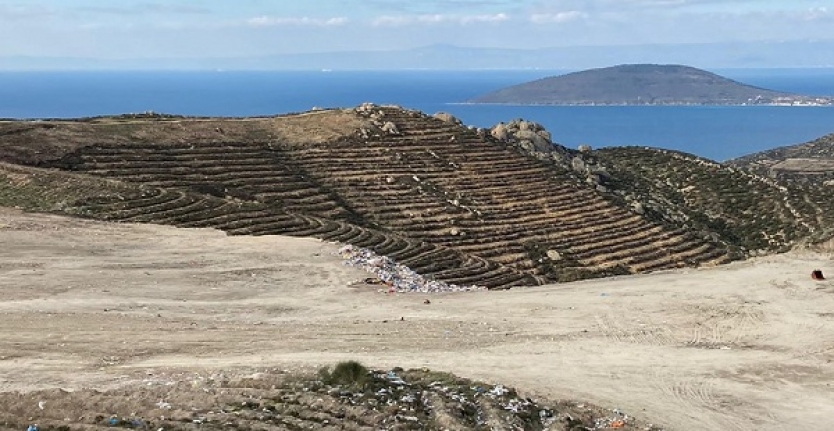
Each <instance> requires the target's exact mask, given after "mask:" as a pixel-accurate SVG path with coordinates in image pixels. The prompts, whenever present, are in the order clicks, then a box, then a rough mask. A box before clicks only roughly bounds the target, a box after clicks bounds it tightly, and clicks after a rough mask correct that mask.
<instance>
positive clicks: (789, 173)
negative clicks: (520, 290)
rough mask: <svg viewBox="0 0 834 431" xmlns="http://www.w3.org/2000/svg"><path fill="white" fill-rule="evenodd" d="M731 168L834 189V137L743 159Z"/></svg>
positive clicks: (733, 163)
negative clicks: (830, 186) (742, 168)
mask: <svg viewBox="0 0 834 431" xmlns="http://www.w3.org/2000/svg"><path fill="white" fill-rule="evenodd" d="M727 163H728V164H731V165H734V166H739V167H744V168H747V169H750V170H752V171H754V172H756V173H758V174H760V175H763V176H768V177H771V178H780V179H784V180H787V181H790V182H810V183H814V184H818V185H820V184H825V183H829V184H830V185H834V134H831V135H827V136H823V137H821V138H819V139H815V140H813V141H811V142H806V143H804V144H799V145H791V146H786V147H780V148H775V149H772V150H768V151H762V152H760V153H755V154H750V155H747V156H744V157H739V158H737V159H734V160H730V161H728V162H727Z"/></svg>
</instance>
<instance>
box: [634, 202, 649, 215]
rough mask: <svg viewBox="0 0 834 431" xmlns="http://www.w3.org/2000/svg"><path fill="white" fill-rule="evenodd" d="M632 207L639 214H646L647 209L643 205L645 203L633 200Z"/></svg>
mask: <svg viewBox="0 0 834 431" xmlns="http://www.w3.org/2000/svg"><path fill="white" fill-rule="evenodd" d="M631 209H632V210H633V211H634V212H635V213H637V214H640V215H643V214H646V209H645V208H644V207H643V204H641V203H640V202H632V203H631Z"/></svg>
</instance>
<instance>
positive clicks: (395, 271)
mask: <svg viewBox="0 0 834 431" xmlns="http://www.w3.org/2000/svg"><path fill="white" fill-rule="evenodd" d="M337 254H338V255H339V256H341V257H342V259H344V260H345V265H348V266H353V267H356V268H361V269H364V270H365V271H368V272H370V273H371V274H373V275H375V276H376V278H377V279H379V282H380V284H382V285H384V286H385V288H384V289H380V292H387V293H443V292H473V291H478V290H487V289H486V287H483V286H458V285H456V284H449V283H444V282H442V281H437V280H432V279H428V278H426V277H423V276H422V275H420V274H417V273H416V272H414V271H412V270H411V269H410V268H408V267H407V266H405V265H400V264H398V263H396V262H394V261H393V260H391V259H389V258H387V257H385V256H379V255H378V254H376V253H374V252H373V251H371V250H368V249H365V248H360V247H356V246H353V245H346V246H344V247H342V248H340V249H339V250H338V251H337ZM373 281H374V280H366V282H369V283H371V282H373Z"/></svg>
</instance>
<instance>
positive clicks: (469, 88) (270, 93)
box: [0, 69, 834, 160]
mask: <svg viewBox="0 0 834 431" xmlns="http://www.w3.org/2000/svg"><path fill="white" fill-rule="evenodd" d="M565 72H566V71H558V70H557V71H543V70H529V71H456V72H449V71H389V72H342V71H333V72H325V71H312V72H219V71H218V72H4V73H0V118H72V117H87V116H98V115H109V114H122V113H135V112H145V111H154V112H160V113H171V114H184V115H199V116H231V117H241V116H252V115H275V114H286V113H292V112H302V111H307V110H310V109H311V108H313V107H350V106H356V105H359V104H361V103H363V102H374V103H378V104H396V105H401V106H404V107H407V108H413V109H419V110H422V111H425V112H427V113H429V114H431V113H435V112H438V111H446V112H450V113H452V114H454V115H456V116H458V117H459V118H460V119H462V120H463V121H464V122H465V123H467V124H470V125H475V126H478V127H490V126H492V125H494V124H496V123H498V122H500V121H510V120H512V119H516V118H524V119H527V120H532V121H536V122H539V123H542V124H543V125H544V126H545V127H547V129H548V130H550V131H551V132H552V134H553V138H554V141H556V142H559V143H561V144H563V145H566V146H568V147H573V148H575V147H576V146H577V145H579V144H590V145H591V146H593V147H595V148H596V147H603V146H617V145H642V146H653V147H662V148H670V149H676V150H681V151H686V152H689V153H693V154H697V155H699V156H703V157H707V158H710V159H714V160H726V159H729V158H733V157H737V156H741V155H744V154H749V153H751V152H756V151H762V150H766V149H770V148H775V147H778V146H783V145H793V144H797V143H802V142H807V141H809V140H812V139H815V138H818V137H820V136H823V135H826V134H829V133H834V107H767V106H756V107H752V106H751V107H703V106H698V107H688V106H673V107H669V106H666V107H661V106H658V107H652V106H647V107H627V106H623V107H563V106H497V105H467V104H463V103H462V102H465V101H466V100H468V99H470V98H472V97H475V96H478V95H481V94H484V93H487V92H490V91H493V90H496V89H499V88H502V87H505V86H508V85H514V84H519V83H523V82H527V81H531V80H534V79H539V78H543V77H547V76H553V75H559V74H563V73H565ZM714 72H716V73H719V74H722V75H724V76H727V77H729V78H732V79H735V80H738V81H741V82H744V83H746V84H751V85H756V86H759V87H764V88H768V89H774V90H781V91H787V92H795V93H801V94H809V95H829V96H830V95H834V69H750V70H741V69H733V70H715V71H714Z"/></svg>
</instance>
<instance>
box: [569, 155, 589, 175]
mask: <svg viewBox="0 0 834 431" xmlns="http://www.w3.org/2000/svg"><path fill="white" fill-rule="evenodd" d="M570 164H571V167H572V168H573V170H574V171H576V172H578V173H580V174H584V173H585V172H586V171H587V170H588V167H587V166H586V165H585V161H584V160H582V158H581V157H578V156H577V157H574V158H573V160H571V162H570Z"/></svg>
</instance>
